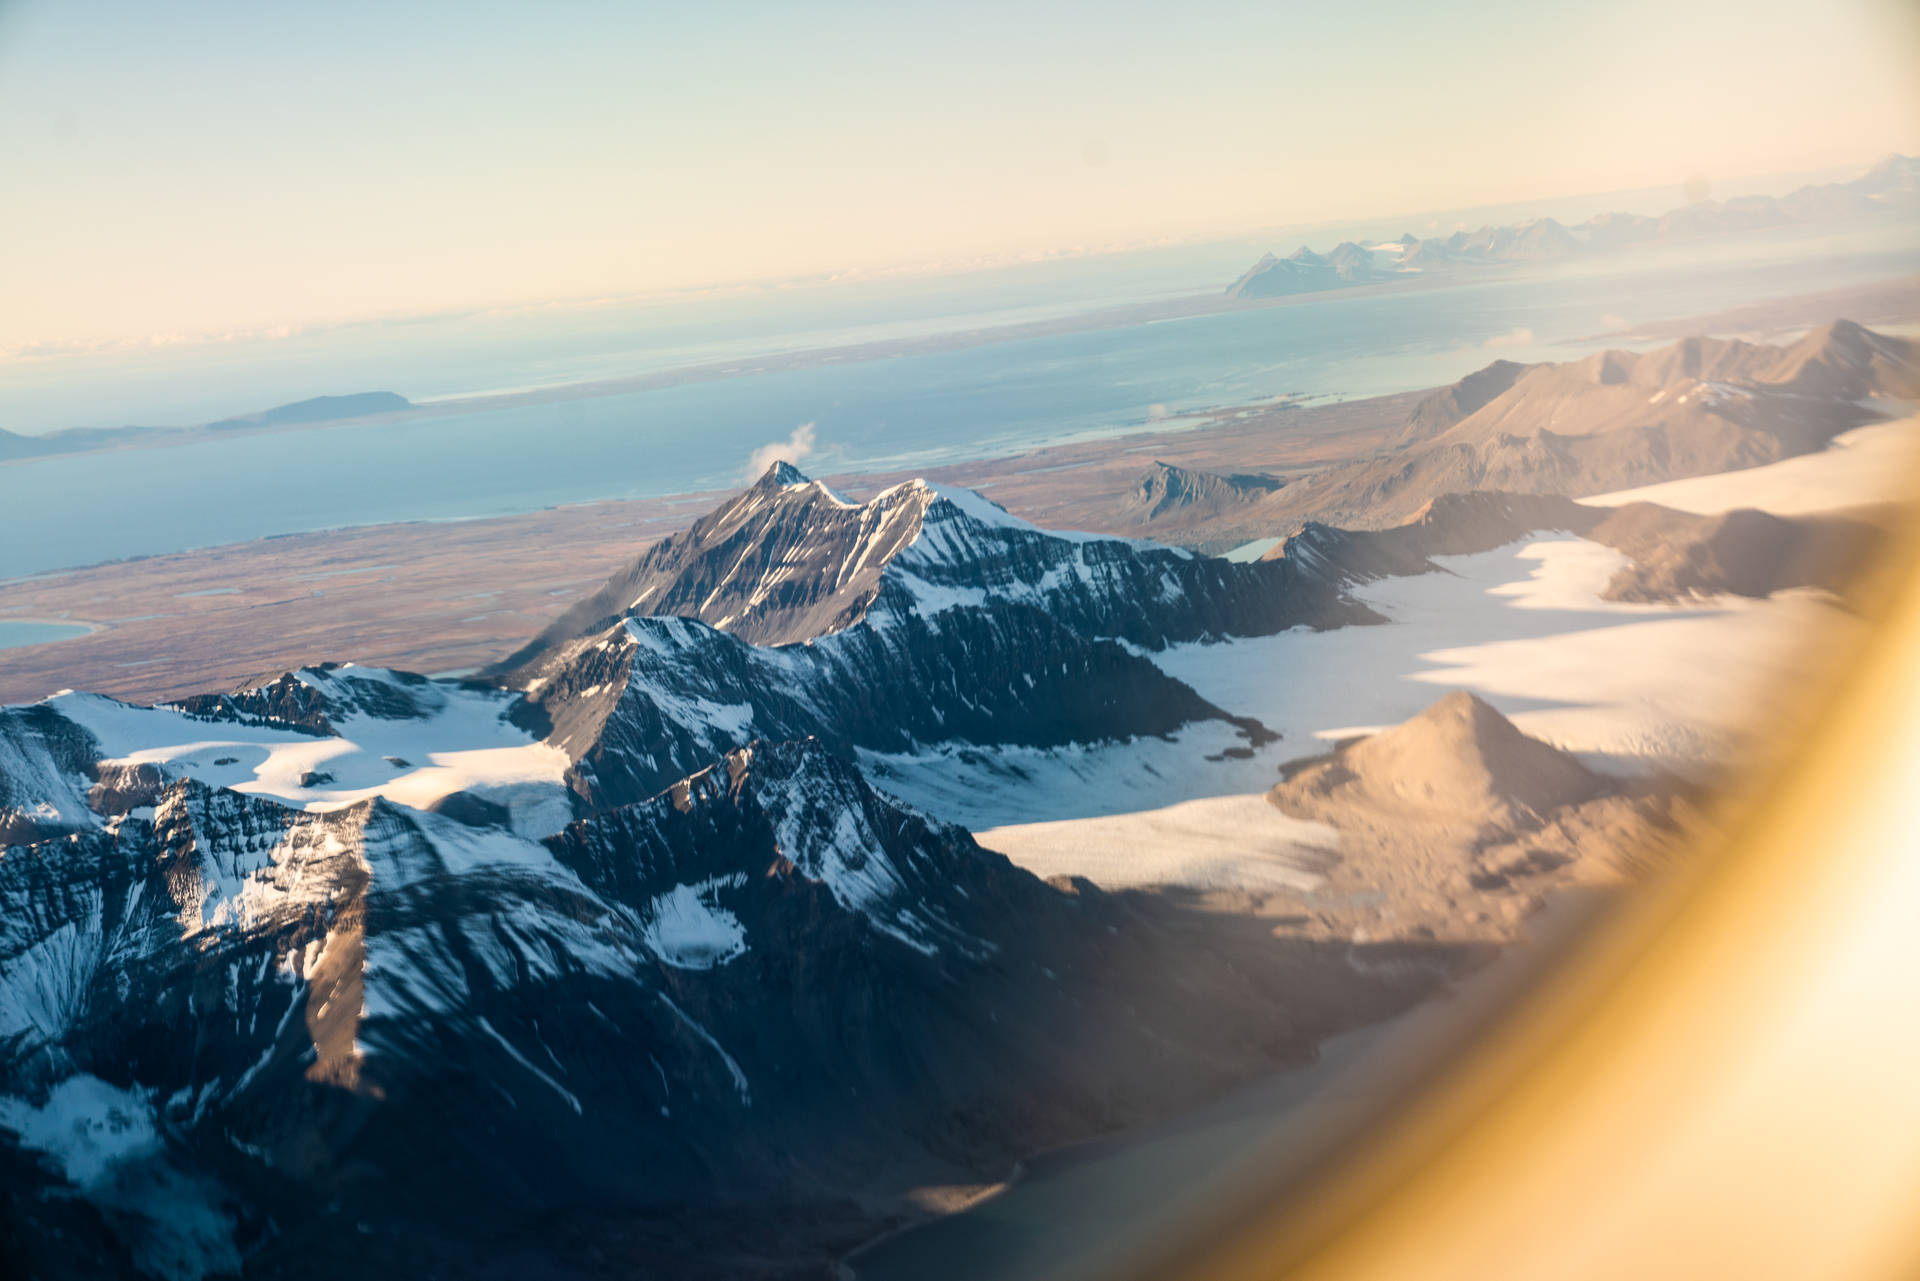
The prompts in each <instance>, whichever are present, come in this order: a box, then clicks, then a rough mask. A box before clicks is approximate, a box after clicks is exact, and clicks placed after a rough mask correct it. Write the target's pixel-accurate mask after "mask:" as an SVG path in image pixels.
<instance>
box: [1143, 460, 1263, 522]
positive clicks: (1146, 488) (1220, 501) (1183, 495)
mask: <svg viewBox="0 0 1920 1281" xmlns="http://www.w3.org/2000/svg"><path fill="white" fill-rule="evenodd" d="M1284 484H1286V481H1284V480H1282V479H1280V478H1279V477H1278V476H1264V475H1250V474H1241V473H1236V474H1233V475H1225V476H1222V475H1216V474H1214V473H1212V472H1204V471H1194V470H1193V469H1191V468H1187V467H1176V466H1174V465H1173V464H1172V463H1163V462H1160V461H1158V460H1155V462H1154V464H1153V466H1152V467H1150V468H1148V469H1147V474H1146V475H1144V476H1142V477H1141V478H1140V483H1139V484H1138V485H1136V486H1135V487H1134V491H1133V494H1132V495H1131V497H1130V498H1129V499H1128V501H1127V505H1126V508H1125V509H1124V511H1123V513H1122V515H1123V518H1124V519H1125V520H1126V521H1127V522H1128V523H1130V524H1131V525H1133V526H1135V527H1136V528H1139V529H1141V530H1151V531H1153V532H1156V533H1159V532H1160V531H1163V530H1178V529H1179V528H1180V527H1182V526H1185V525H1190V524H1193V523H1196V522H1199V521H1205V520H1211V519H1214V518H1217V517H1219V516H1222V515H1225V514H1227V513H1228V512H1231V511H1232V510H1234V509H1235V508H1238V507H1242V506H1245V505H1246V504H1248V503H1251V502H1253V501H1255V500H1257V499H1259V498H1260V497H1262V496H1263V495H1266V494H1271V493H1272V492H1273V491H1274V490H1276V489H1279V488H1280V487H1281V486H1282V485H1284Z"/></svg>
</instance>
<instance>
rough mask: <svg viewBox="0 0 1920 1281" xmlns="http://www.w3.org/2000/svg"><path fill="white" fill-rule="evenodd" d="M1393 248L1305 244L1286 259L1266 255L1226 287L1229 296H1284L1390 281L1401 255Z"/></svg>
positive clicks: (1346, 241) (1252, 297)
mask: <svg viewBox="0 0 1920 1281" xmlns="http://www.w3.org/2000/svg"><path fill="white" fill-rule="evenodd" d="M1391 250H1392V247H1391V246H1390V247H1389V249H1388V251H1387V252H1376V251H1374V250H1371V249H1368V248H1366V247H1365V246H1363V245H1358V244H1355V243H1354V242H1353V241H1351V240H1343V241H1341V242H1340V243H1339V244H1337V245H1335V246H1334V247H1333V248H1332V249H1331V250H1329V251H1328V252H1327V253H1324V254H1318V253H1315V252H1314V251H1313V250H1311V249H1309V248H1307V247H1306V246H1305V245H1302V246H1300V248H1298V249H1296V250H1294V251H1293V252H1292V253H1291V254H1289V255H1287V256H1286V257H1285V258H1278V257H1275V256H1274V255H1273V254H1267V255H1266V256H1264V257H1263V258H1261V259H1260V261H1259V262H1256V263H1255V264H1253V266H1251V267H1249V268H1248V269H1247V271H1246V273H1245V274H1244V275H1242V276H1241V277H1240V279H1238V280H1236V281H1234V282H1233V283H1232V284H1231V285H1229V286H1227V297H1229V298H1244V299H1248V300H1254V299H1260V298H1283V297H1285V296H1287V295H1288V294H1305V293H1316V292H1318V291H1320V290H1322V289H1342V288H1346V287H1347V286H1350V285H1366V284H1374V283H1376V282H1378V281H1382V280H1391V279H1393V278H1394V275H1395V273H1396V271H1397V270H1398V263H1397V257H1398V255H1397V254H1395V253H1394V252H1391Z"/></svg>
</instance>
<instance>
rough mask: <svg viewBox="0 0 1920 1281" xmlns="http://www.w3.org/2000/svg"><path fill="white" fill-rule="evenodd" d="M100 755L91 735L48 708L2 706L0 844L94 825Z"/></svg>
mask: <svg viewBox="0 0 1920 1281" xmlns="http://www.w3.org/2000/svg"><path fill="white" fill-rule="evenodd" d="M98 755H99V753H98V751H96V750H95V744H94V742H93V738H92V736H91V735H89V734H88V733H87V732H86V731H85V730H83V729H81V728H80V727H79V726H77V725H75V724H74V723H73V722H71V721H69V720H67V719H66V718H65V717H63V716H61V715H60V714H59V713H58V712H55V711H54V710H53V709H52V708H50V707H46V706H43V705H40V704H34V705H32V706H30V707H0V846H6V845H20V844H25V843H27V842H30V841H36V840H40V839H42V838H44V837H48V836H52V835H54V834H55V833H58V832H67V831H72V830H74V829H76V828H79V827H87V826H91V825H92V821H91V816H90V813H89V810H90V806H89V804H88V799H87V794H88V792H89V790H90V784H91V782H92V779H93V772H92V770H93V762H94V760H95V759H96V758H97V757H98Z"/></svg>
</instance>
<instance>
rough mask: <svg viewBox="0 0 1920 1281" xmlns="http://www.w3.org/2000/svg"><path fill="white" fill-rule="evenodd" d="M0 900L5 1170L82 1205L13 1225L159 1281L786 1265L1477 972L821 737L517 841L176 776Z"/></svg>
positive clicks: (25, 1242) (787, 1270) (18, 861)
mask: <svg viewBox="0 0 1920 1281" xmlns="http://www.w3.org/2000/svg"><path fill="white" fill-rule="evenodd" d="M0 903H3V904H4V905H5V909H6V910H5V912H4V913H0V1079H4V1080H5V1082H6V1091H5V1098H4V1099H0V1125H4V1126H5V1127H6V1128H8V1129H10V1130H13V1131H14V1132H16V1133H17V1134H19V1135H20V1136H21V1141H22V1151H23V1152H24V1153H25V1154H26V1155H27V1156H28V1157H29V1158H30V1159H29V1160H28V1161H27V1162H26V1165H25V1167H24V1169H23V1170H22V1171H21V1174H22V1177H23V1178H24V1179H25V1181H26V1182H27V1183H28V1184H29V1185H30V1187H39V1188H41V1189H43V1190H49V1191H51V1190H55V1189H58V1188H61V1187H67V1188H70V1189H72V1190H77V1191H78V1192H79V1193H80V1199H79V1201H78V1202H77V1203H75V1202H66V1201H61V1200H59V1199H58V1198H56V1199H55V1200H53V1201H46V1200H41V1199H36V1198H34V1197H31V1196H27V1197H20V1198H15V1199H10V1201H9V1204H8V1208H7V1211H6V1213H5V1216H4V1217H5V1224H4V1228H5V1231H6V1232H7V1233H8V1235H9V1238H10V1240H11V1241H13V1242H14V1243H16V1244H18V1245H19V1246H20V1248H21V1249H22V1251H23V1257H38V1258H43V1259H53V1258H56V1257H63V1256H61V1255H60V1254H59V1251H60V1248H61V1247H59V1246H58V1244H57V1243H56V1242H55V1240H54V1239H53V1238H51V1237H50V1236H49V1235H48V1233H50V1232H51V1231H52V1230H54V1229H55V1228H59V1229H60V1230H62V1231H68V1230H73V1231H75V1232H76V1235H77V1237H78V1239H79V1240H80V1241H82V1242H88V1241H91V1242H94V1243H95V1244H94V1245H93V1247H92V1248H93V1249H95V1250H96V1251H97V1252H98V1253H97V1257H98V1258H100V1259H109V1258H111V1257H113V1256H116V1255H117V1256H118V1257H121V1258H122V1259H123V1260H124V1261H126V1262H128V1263H130V1264H131V1265H132V1266H133V1267H134V1268H135V1269H136V1270H137V1271H139V1272H140V1273H141V1274H144V1275H153V1276H172V1277H181V1276H198V1275H203V1274H205V1273H208V1272H229V1271H235V1270H238V1268H239V1266H240V1265H241V1262H242V1260H243V1259H244V1260H245V1266H246V1271H247V1273H248V1275H258V1276H312V1275H318V1274H320V1273H321V1272H324V1271H327V1270H329V1269H331V1268H334V1267H338V1266H342V1265H344V1264H345V1263H346V1262H348V1261H349V1260H351V1261H354V1262H356V1263H357V1264H358V1265H359V1266H361V1267H363V1268H364V1267H367V1266H375V1267H377V1268H379V1267H392V1268H401V1267H408V1268H414V1267H423V1266H424V1267H426V1268H428V1270H430V1271H431V1270H436V1269H440V1268H447V1267H451V1268H452V1269H453V1270H454V1271H461V1270H463V1268H464V1267H466V1266H470V1265H471V1264H472V1263H473V1261H474V1259H475V1258H476V1256H478V1257H484V1254H485V1253H486V1252H488V1251H492V1250H496V1249H500V1248H503V1247H504V1248H509V1249H510V1248H514V1247H519V1246H525V1245H527V1244H529V1243H531V1242H532V1241H534V1240H537V1239H538V1238H539V1235H540V1233H541V1231H542V1228H541V1226H540V1225H541V1224H542V1223H547V1222H551V1219H552V1216H554V1215H557V1214H573V1213H578V1212H579V1211H580V1209H581V1207H583V1206H590V1207H596V1208H597V1207H608V1208H609V1209H610V1210H611V1209H615V1208H617V1210H618V1215H619V1220H620V1222H622V1223H624V1224H625V1225H626V1226H625V1228H624V1229H623V1230H619V1231H614V1230H612V1229H610V1228H608V1227H607V1226H606V1225H604V1224H603V1225H601V1226H599V1227H597V1228H594V1229H593V1230H592V1231H590V1232H588V1233H587V1235H586V1237H585V1239H583V1240H581V1241H580V1242H579V1243H578V1245H577V1247H576V1248H577V1249H578V1251H579V1252H580V1253H581V1254H582V1255H583V1256H584V1255H586V1254H587V1253H588V1252H589V1250H590V1249H591V1251H592V1252H594V1253H598V1254H600V1255H601V1256H602V1258H604V1249H603V1248H602V1247H603V1243H604V1244H612V1245H615V1246H617V1247H618V1248H621V1249H625V1250H635V1251H637V1254H635V1255H634V1256H632V1257H630V1258H629V1259H628V1264H629V1266H640V1267H643V1268H644V1267H653V1268H664V1269H666V1270H668V1271H669V1272H676V1273H677V1272H678V1271H679V1270H680V1269H683V1268H686V1267H690V1266H695V1264H696V1261H704V1262H703V1263H702V1264H701V1266H707V1267H710V1268H712V1269H713V1270H714V1271H715V1272H716V1274H727V1275H761V1274H765V1275H776V1274H784V1275H793V1274H795V1273H797V1272H802V1271H805V1270H807V1269H808V1268H815V1267H823V1266H825V1263H826V1260H827V1259H828V1258H829V1257H830V1256H831V1254H832V1253H833V1252H835V1251H836V1250H838V1249H841V1248H844V1247H845V1246H847V1245H850V1244H851V1243H852V1242H853V1241H854V1240H857V1239H859V1237H860V1236H861V1235H863V1234H866V1233H871V1232H872V1231H875V1230H877V1229H878V1228H879V1227H881V1226H884V1224H885V1223H886V1222H887V1221H888V1220H889V1219H890V1218H892V1217H896V1216H898V1215H901V1214H903V1213H905V1212H906V1203H905V1201H904V1199H903V1198H904V1194H905V1193H906V1192H907V1190H909V1189H910V1188H912V1187H915V1186H919V1185H921V1184H924V1183H927V1182H953V1181H964V1180H974V1181H978V1180H982V1179H991V1178H993V1177H996V1176H997V1175H998V1174H999V1173H1000V1172H1002V1171H1003V1170H1004V1169H1005V1168H1006V1165H1007V1164H1008V1163H1009V1162H1010V1161H1011V1160H1012V1159H1014V1158H1015V1157H1016V1156H1017V1155H1018V1154H1019V1153H1020V1152H1022V1151H1024V1150H1028V1149H1029V1148H1030V1147H1031V1146H1032V1145H1033V1144H1035V1143H1036V1142H1039V1143H1047V1142H1058V1141H1064V1140H1067V1139H1071V1138H1074V1137H1079V1136H1082V1135H1086V1134H1091V1133H1095V1132H1098V1131H1099V1130H1101V1129H1104V1128H1106V1127H1108V1126H1110V1125H1112V1124H1114V1123H1116V1122H1117V1121H1119V1120H1122V1119H1125V1118H1129V1117H1135V1116H1140V1115H1150V1114H1153V1113H1155V1112H1158V1111H1160V1110H1162V1109H1164V1108H1166V1107H1169V1106H1172V1105H1174V1104H1175V1103H1178V1102H1181V1101H1186V1100H1190V1099H1193V1098H1195V1097H1198V1096H1201V1095H1203V1094H1204V1093H1205V1092H1206V1091H1207V1090H1208V1089H1210V1088H1217V1086H1218V1085H1219V1084H1220V1083H1223V1082H1225V1081H1228V1080H1231V1079H1233V1078H1234V1077H1235V1076H1237V1075H1240V1074H1244V1073H1245V1072H1247V1071H1250V1070H1253V1069H1255V1068H1256V1067H1258V1066H1261V1065H1265V1064H1270V1063H1272V1062H1276V1061H1283V1060H1285V1059H1287V1058H1288V1057H1290V1056H1298V1055H1301V1054H1304V1053H1305V1052H1306V1050H1307V1049H1308V1047H1309V1046H1310V1045H1311V1043H1312V1041H1313V1040H1315V1039H1317V1038H1318V1037H1320V1036H1322V1035H1325V1034H1328V1033H1330V1032H1333V1031H1336V1030H1338V1029H1339V1028H1341V1027H1344V1026H1350V1025H1352V1024H1353V1023H1355V1022H1357V1021H1360V1020H1364V1019H1367V1018H1371V1017H1377V1016H1379V1015H1381V1014H1384V1013H1386V1012H1389V1011H1391V1010H1393V1009H1396V1008H1400V1007H1401V1006H1403V1005H1404V1004H1405V1003H1406V1002H1408V1001H1410V1000H1412V999H1414V998H1415V997H1417V996H1418V995H1419V994H1420V993H1421V992H1423V991H1425V990H1426V989H1427V988H1428V987H1429V986H1430V985H1431V984H1432V983H1433V982H1435V981H1437V973H1436V969H1435V967H1437V970H1438V972H1445V971H1446V970H1447V969H1448V968H1449V967H1451V966H1455V965H1458V964H1463V963H1466V962H1467V961H1468V960H1470V959H1472V957H1471V954H1470V953H1468V952H1455V953H1448V952H1444V951H1441V950H1437V949H1430V950H1429V955H1428V957H1427V960H1426V963H1425V964H1424V965H1421V966H1412V967H1409V966H1404V965H1402V966H1395V967H1384V968H1382V969H1381V970H1380V971H1379V972H1378V973H1375V972H1373V971H1364V972H1363V971H1357V970H1356V969H1355V968H1354V967H1353V966H1351V965H1350V964H1348V961H1347V958H1346V957H1345V955H1344V952H1343V953H1342V954H1341V955H1334V954H1333V952H1332V950H1331V949H1318V948H1313V947H1306V946H1302V947H1299V948H1287V947H1275V946H1273V944H1272V940H1268V939H1262V940H1261V942H1262V946H1257V947H1250V946H1247V945H1246V944H1245V943H1243V942H1242V943H1236V942H1235V941H1233V940H1232V939H1230V938H1221V937H1216V938H1214V939H1213V941H1211V942H1209V941H1207V938H1206V937H1204V936H1203V935H1201V934H1200V933H1199V932H1198V931H1194V930H1191V929H1188V928H1186V927H1183V926H1182V924H1181V922H1180V920H1179V918H1178V914H1177V913H1175V912H1173V911H1171V910H1170V909H1168V908H1166V907H1164V906H1163V905H1156V904H1152V903H1146V902H1135V901H1131V900H1126V899H1112V898H1108V897H1107V896H1103V895H1099V894H1097V893H1095V892H1093V891H1092V890H1091V889H1090V888H1089V887H1081V888H1080V889H1079V890H1078V891H1077V892H1063V891H1061V890H1058V889H1054V888H1050V887H1048V886H1045V885H1043V884H1041V883H1040V882H1039V881H1037V880H1034V879H1033V878H1032V877H1030V876H1028V875H1027V874H1025V873H1022V872H1019V871H1018V870H1017V869H1014V868H1012V867H1011V865H1009V864H1007V863H1006V862H1005V861H1004V860H1003V859H1000V858H999V857H998V856H995V855H991V854H988V853H986V852H985V851H982V850H980V849H979V848H978V847H977V846H975V845H974V844H973V843H972V841H971V840H970V838H968V837H967V835H966V833H965V832H964V831H961V830H960V829H957V828H951V827H947V826H944V825H942V824H939V823H937V822H934V821H932V820H929V819H927V818H926V817H925V816H923V815H919V814H916V813H914V812H912V811H908V810H905V809H903V808H901V807H900V806H899V805H898V804H897V803H895V802H892V801H890V800H888V799H887V798H885V797H884V796H882V795H880V794H879V793H876V792H874V791H872V790H871V789H870V788H868V787H867V786H866V784H865V783H864V781H863V780H862V779H861V778H860V777H859V775H858V773H857V771H855V770H854V769H853V768H852V767H851V766H849V765H848V764H847V763H846V762H844V761H843V760H841V759H840V758H839V757H837V756H836V755H835V754H834V753H832V752H831V751H829V750H827V749H826V748H825V747H824V746H822V745H820V744H818V743H810V742H799V743H789V744H756V745H754V746H752V747H751V748H749V749H746V750H742V751H739V752H735V753H732V754H730V755H729V756H728V757H726V758H725V759H724V760H723V761H721V762H720V763H719V764H717V765H715V766H713V767H710V768H709V769H706V770H703V771H701V772H699V773H697V774H694V775H691V776H689V777H688V778H686V779H684V780H682V781H680V782H679V783H677V784H675V785H674V786H673V787H672V788H669V789H668V790H667V791H666V792H664V793H663V794H662V795H660V796H658V797H655V798H652V799H649V800H647V801H643V802H639V803H636V804H634V805H630V806H625V807H621V808H618V809H614V810H610V811H607V812H605V813H602V814H599V815H596V816H594V817H592V818H587V819H582V820H579V821H576V822H574V823H572V824H570V825H569V826H567V827H566V828H565V829H564V830H562V831H561V832H559V833H556V834H555V835H554V836H552V837H550V838H548V839H547V840H546V841H544V842H535V841H530V840H527V839H525V838H521V837H516V836H514V835H512V834H511V833H509V832H506V831H504V830H502V829H499V828H495V827H475V826H470V825H467V824H463V823H460V822H457V821H455V820H453V819H451V818H449V817H446V816H444V815H436V814H431V813H427V812H425V811H421V810H417V809H412V808H409V807H406V806H403V805H398V804H395V803H393V802H392V801H389V800H387V799H385V798H375V799H371V800H366V801H361V802H357V803H354V804H352V805H349V806H346V807H345V808H341V809H337V810H332V811H330V812H324V813H317V812H309V811H302V810H296V809H291V808H288V807H286V806H284V805H282V804H279V803H278V802H275V801H270V800H266V799H262V798H259V797H254V796H245V795H241V794H238V793H235V792H233V791H230V790H225V789H216V788H211V787H208V786H206V785H205V784H202V783H199V782H196V781H193V780H191V779H183V780H180V781H176V782H173V783H171V784H168V785H167V786H166V787H165V788H163V789H162V791H161V792H160V794H159V795H158V796H156V797H155V798H154V803H153V805H152V808H151V811H150V817H149V816H148V814H147V813H141V812H134V813H129V814H127V815H125V816H123V817H121V818H119V819H117V820H116V821H112V822H108V823H105V824H103V825H101V826H99V827H96V828H93V829H90V830H87V831H84V832H77V833H74V834H71V835H67V836H63V837H58V838H55V839H52V840H46V841H41V842H38V843H34V844H29V845H17V846H13V847H11V848H9V849H8V850H7V851H6V852H5V854H4V856H3V857H0ZM15 1164H19V1162H15ZM76 1206H77V1208H75V1207H76ZM775 1211H777V1213H776V1212H775ZM794 1216H799V1218H800V1220H801V1221H802V1222H812V1223H814V1224H815V1225H816V1226H815V1227H814V1228H812V1229H803V1230H799V1231H798V1232H797V1236H796V1230H795V1229H794V1227H793V1226H792V1225H793V1221H794ZM636 1225H637V1226H638V1227H639V1228H640V1240H639V1243H638V1245H636V1244H635V1241H634V1232H635V1227H636ZM596 1233H597V1234H598V1235H596ZM783 1234H784V1235H783ZM69 1253H71V1247H69ZM560 1253H561V1254H564V1251H561V1252H560ZM542 1258H543V1260H544V1262H543V1266H544V1267H547V1268H548V1269H550V1271H549V1272H548V1273H547V1274H548V1275H586V1274H587V1272H588V1271H589V1270H590V1269H591V1268H592V1267H593V1266H595V1265H593V1264H592V1263H591V1262H590V1261H589V1260H588V1259H587V1258H585V1257H582V1258H579V1259H577V1260H575V1268H577V1271H576V1270H573V1269H569V1268H568V1267H566V1266H564V1261H563V1260H561V1259H557V1258H556V1257H555V1252H554V1250H553V1249H552V1246H551V1243H550V1242H549V1243H547V1244H546V1246H545V1247H544V1248H543V1254H542ZM63 1266H64V1265H63Z"/></svg>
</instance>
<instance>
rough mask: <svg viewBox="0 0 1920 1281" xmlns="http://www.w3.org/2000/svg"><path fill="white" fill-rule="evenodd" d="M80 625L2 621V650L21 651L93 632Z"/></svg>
mask: <svg viewBox="0 0 1920 1281" xmlns="http://www.w3.org/2000/svg"><path fill="white" fill-rule="evenodd" d="M92 630H93V629H92V628H91V627H83V626H81V625H80V624H79V623H38V622H14V621H11V620H7V619H0V649H21V648H24V647H25V646H28V645H45V644H48V643H50V642H52V641H63V640H72V639H73V638H74V637H76V636H85V635H86V634H87V633H88V632H90V631H92Z"/></svg>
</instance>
